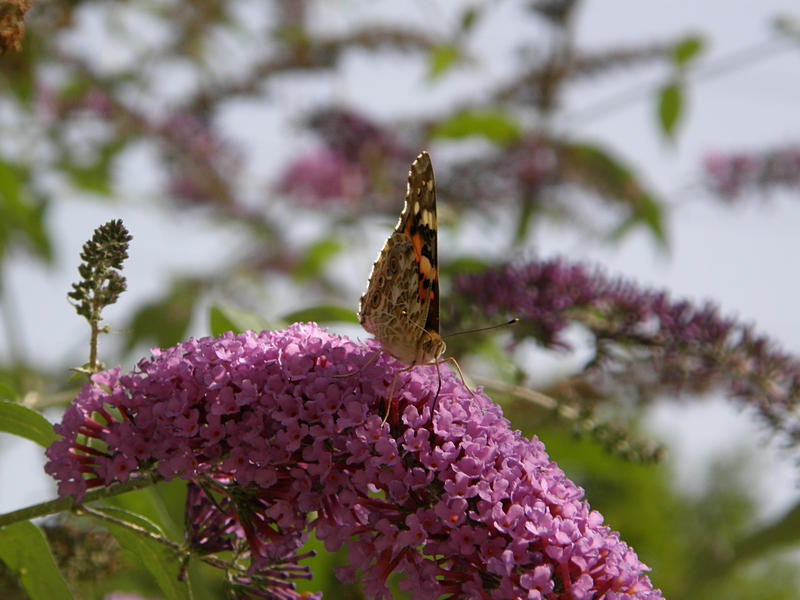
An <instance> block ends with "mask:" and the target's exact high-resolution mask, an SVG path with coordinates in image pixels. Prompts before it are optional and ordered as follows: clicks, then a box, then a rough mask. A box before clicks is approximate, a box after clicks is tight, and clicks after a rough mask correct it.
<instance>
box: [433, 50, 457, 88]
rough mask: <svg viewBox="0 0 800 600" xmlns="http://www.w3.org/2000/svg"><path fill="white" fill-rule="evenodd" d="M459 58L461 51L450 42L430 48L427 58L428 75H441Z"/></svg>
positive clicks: (434, 77)
mask: <svg viewBox="0 0 800 600" xmlns="http://www.w3.org/2000/svg"><path fill="white" fill-rule="evenodd" d="M460 58H461V51H460V50H459V49H458V48H457V47H456V46H453V45H450V44H446V45H444V46H437V47H436V48H434V49H433V50H431V53H430V56H429V58H428V64H429V73H428V76H429V77H430V78H431V79H436V78H438V77H441V76H442V75H443V74H444V73H446V72H447V71H448V70H450V69H451V68H453V67H454V66H455V65H456V63H458V61H459V59H460Z"/></svg>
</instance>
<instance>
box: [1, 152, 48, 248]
mask: <svg viewBox="0 0 800 600" xmlns="http://www.w3.org/2000/svg"><path fill="white" fill-rule="evenodd" d="M27 177H28V176H27V173H26V171H24V170H23V169H21V168H19V167H17V166H15V165H11V164H8V163H5V162H2V161H0V258H2V256H3V254H4V253H5V251H6V249H7V248H6V247H7V246H8V245H10V244H11V243H14V242H16V241H22V242H24V243H26V244H27V245H28V246H29V247H30V248H32V249H33V250H34V252H36V254H37V255H38V256H39V257H40V258H42V259H45V260H49V259H50V258H52V248H51V247H50V239H49V238H48V236H47V230H46V228H45V225H44V216H45V208H46V206H47V203H46V202H45V201H44V200H43V199H41V198H39V197H36V196H35V195H34V194H33V193H32V192H31V190H30V189H29V188H28V186H26V185H25V184H26V181H27Z"/></svg>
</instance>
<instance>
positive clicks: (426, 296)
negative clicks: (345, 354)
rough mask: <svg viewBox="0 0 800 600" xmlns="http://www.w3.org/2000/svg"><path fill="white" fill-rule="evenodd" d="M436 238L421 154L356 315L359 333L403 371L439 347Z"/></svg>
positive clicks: (432, 192)
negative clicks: (365, 333) (371, 337)
mask: <svg viewBox="0 0 800 600" xmlns="http://www.w3.org/2000/svg"><path fill="white" fill-rule="evenodd" d="M437 238H438V236H437V221H436V188H435V185H434V180H433V167H432V166H431V159H430V156H428V154H427V153H426V152H423V153H422V154H420V155H419V156H418V157H417V159H416V160H415V161H414V163H413V164H412V165H411V170H410V172H409V174H408V189H407V191H406V203H405V207H404V208H403V212H402V214H401V215H400V221H399V222H398V223H397V227H396V228H395V230H394V232H393V233H392V235H390V236H389V239H387V240H386V244H384V246H383V249H382V250H381V253H380V255H379V256H378V260H376V261H375V264H374V265H373V267H372V273H371V275H370V278H369V284H368V286H367V291H366V292H365V293H364V295H363V296H361V301H360V303H359V310H358V316H359V320H360V321H361V324H362V325H363V327H364V329H365V330H366V331H368V332H369V333H371V334H372V335H374V336H375V338H376V339H377V340H378V341H379V342H380V343H381V345H382V346H383V347H384V349H385V350H386V351H387V352H388V353H389V354H391V355H392V356H394V357H395V358H397V359H398V360H399V361H401V362H402V363H404V364H407V365H413V364H418V363H420V362H430V361H431V360H435V359H436V358H437V357H438V356H439V354H441V352H440V351H439V350H438V345H437V346H435V348H434V351H433V352H438V353H436V354H435V356H430V354H431V352H432V351H431V350H430V348H431V343H432V341H434V340H438V341H439V342H440V341H441V340H440V338H439V277H438V254H437V250H438V249H437ZM434 336H435V337H434ZM423 347H425V349H424V350H422V349H423ZM442 349H443V344H442Z"/></svg>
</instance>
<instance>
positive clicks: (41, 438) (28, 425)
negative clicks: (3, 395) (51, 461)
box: [0, 402, 59, 448]
mask: <svg viewBox="0 0 800 600" xmlns="http://www.w3.org/2000/svg"><path fill="white" fill-rule="evenodd" d="M0 431H4V432H5V433H11V434H13V435H17V436H19V437H23V438H25V439H28V440H31V441H32V442H35V443H37V444H39V445H40V446H42V447H44V448H49V447H50V444H52V443H53V442H55V441H56V440H58V439H59V436H57V435H56V434H55V433H54V432H53V425H52V424H51V423H50V422H49V421H48V420H47V419H45V418H44V417H43V416H42V415H40V414H39V413H37V412H35V411H33V410H31V409H29V408H26V407H24V406H21V405H19V404H14V403H13V402H0Z"/></svg>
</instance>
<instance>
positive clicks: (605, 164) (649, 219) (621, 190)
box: [558, 144, 665, 245]
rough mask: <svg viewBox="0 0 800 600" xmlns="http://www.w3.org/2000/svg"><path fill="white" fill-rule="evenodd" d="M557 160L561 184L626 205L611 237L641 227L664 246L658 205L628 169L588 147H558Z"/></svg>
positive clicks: (610, 157)
mask: <svg viewBox="0 0 800 600" xmlns="http://www.w3.org/2000/svg"><path fill="white" fill-rule="evenodd" d="M558 160H559V164H560V167H561V172H562V178H563V180H564V181H566V182H569V183H572V184H575V185H578V186H580V187H582V188H584V189H586V190H588V191H590V192H594V193H596V194H599V195H600V196H602V197H603V198H605V199H607V200H609V201H612V202H615V203H618V204H622V205H626V206H627V209H628V216H627V217H626V218H625V220H624V222H623V224H622V225H621V226H620V227H619V228H618V229H617V230H616V232H615V233H614V237H615V238H619V237H621V236H622V235H623V234H624V233H626V232H627V231H628V230H630V229H631V227H632V226H633V225H639V224H643V225H645V226H646V227H647V228H648V229H650V231H652V233H653V234H654V236H655V237H656V239H657V240H658V242H659V243H661V244H662V245H663V244H664V243H665V239H664V228H663V223H662V216H663V215H662V210H661V205H660V203H659V202H658V201H657V200H656V198H655V196H653V195H652V194H651V193H649V192H647V191H646V190H645V189H643V187H642V185H641V184H640V183H639V181H638V180H637V179H636V177H635V176H634V174H633V172H632V171H631V169H630V168H628V167H627V166H626V165H624V164H623V163H622V162H620V161H619V160H618V159H616V158H615V157H614V156H612V155H611V154H610V153H609V152H608V151H606V150H605V149H603V148H601V147H599V146H593V145H591V144H565V145H562V146H560V147H559V148H558Z"/></svg>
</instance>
